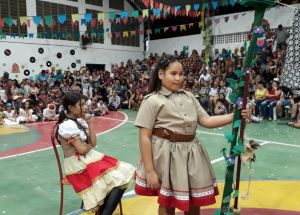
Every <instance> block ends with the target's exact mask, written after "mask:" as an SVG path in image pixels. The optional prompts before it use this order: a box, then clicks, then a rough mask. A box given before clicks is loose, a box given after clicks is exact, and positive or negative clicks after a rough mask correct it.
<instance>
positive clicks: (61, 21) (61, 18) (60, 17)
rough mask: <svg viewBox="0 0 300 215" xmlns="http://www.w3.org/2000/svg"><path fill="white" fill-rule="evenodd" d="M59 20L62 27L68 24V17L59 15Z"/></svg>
mask: <svg viewBox="0 0 300 215" xmlns="http://www.w3.org/2000/svg"><path fill="white" fill-rule="evenodd" d="M57 19H58V22H59V23H60V24H61V25H63V24H64V23H65V22H66V20H67V16H66V15H65V14H59V15H58V16H57Z"/></svg>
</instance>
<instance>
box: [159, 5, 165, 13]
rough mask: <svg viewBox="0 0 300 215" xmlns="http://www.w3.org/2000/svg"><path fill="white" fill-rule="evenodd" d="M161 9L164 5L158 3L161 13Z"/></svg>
mask: <svg viewBox="0 0 300 215" xmlns="http://www.w3.org/2000/svg"><path fill="white" fill-rule="evenodd" d="M163 8H164V4H163V3H160V4H159V9H160V10H161V11H162V10H163Z"/></svg>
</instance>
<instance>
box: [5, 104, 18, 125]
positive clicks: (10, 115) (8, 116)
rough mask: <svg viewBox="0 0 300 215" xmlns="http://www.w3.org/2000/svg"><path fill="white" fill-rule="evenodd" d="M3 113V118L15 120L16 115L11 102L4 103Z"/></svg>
mask: <svg viewBox="0 0 300 215" xmlns="http://www.w3.org/2000/svg"><path fill="white" fill-rule="evenodd" d="M3 113H4V118H5V119H7V120H10V121H16V115H15V111H14V110H12V106H11V103H6V105H5V111H4V112H3Z"/></svg>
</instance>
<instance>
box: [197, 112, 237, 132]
mask: <svg viewBox="0 0 300 215" xmlns="http://www.w3.org/2000/svg"><path fill="white" fill-rule="evenodd" d="M232 121H233V113H231V114H226V115H221V116H205V117H202V118H200V119H199V120H198V123H199V124H200V125H201V126H203V127H205V128H217V127H221V126H225V125H228V124H230V123H232Z"/></svg>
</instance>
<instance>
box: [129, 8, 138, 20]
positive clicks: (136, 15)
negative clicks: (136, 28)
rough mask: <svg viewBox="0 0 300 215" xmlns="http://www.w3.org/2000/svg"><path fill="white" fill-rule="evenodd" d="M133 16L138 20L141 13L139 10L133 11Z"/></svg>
mask: <svg viewBox="0 0 300 215" xmlns="http://www.w3.org/2000/svg"><path fill="white" fill-rule="evenodd" d="M131 14H132V16H133V17H134V18H135V19H137V18H138V16H139V11H138V10H134V11H132V13H131Z"/></svg>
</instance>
